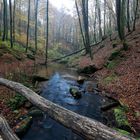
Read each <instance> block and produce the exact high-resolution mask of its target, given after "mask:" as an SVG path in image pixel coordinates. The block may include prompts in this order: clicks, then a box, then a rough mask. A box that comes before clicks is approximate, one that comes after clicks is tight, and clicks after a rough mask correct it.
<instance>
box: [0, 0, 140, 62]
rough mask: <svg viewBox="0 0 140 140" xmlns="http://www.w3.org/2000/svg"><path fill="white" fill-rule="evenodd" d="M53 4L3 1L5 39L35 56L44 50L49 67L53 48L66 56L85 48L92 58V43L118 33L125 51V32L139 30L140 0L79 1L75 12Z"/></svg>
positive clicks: (0, 21) (42, 0) (45, 0)
mask: <svg viewBox="0 0 140 140" xmlns="http://www.w3.org/2000/svg"><path fill="white" fill-rule="evenodd" d="M51 2H52V1H50V3H49V1H48V0H1V1H0V17H1V18H0V37H1V39H2V40H3V41H6V40H7V41H10V44H11V47H12V46H13V44H14V42H15V43H17V42H18V43H21V44H22V45H23V46H24V48H25V51H26V52H27V51H28V50H29V49H30V50H31V52H32V53H33V54H36V53H40V51H37V50H38V49H39V48H42V50H43V53H44V55H45V59H46V64H47V59H48V56H50V51H52V50H53V49H54V50H55V51H56V50H57V51H59V52H60V53H61V54H62V55H64V54H68V53H72V52H73V51H77V50H79V49H81V48H83V47H84V48H85V50H86V53H87V54H89V55H90V57H92V49H91V46H92V44H96V43H98V42H99V41H101V40H103V39H105V38H106V37H107V36H110V39H112V37H113V36H114V35H115V34H114V33H115V32H116V31H118V36H119V38H120V40H121V42H122V43H123V44H124V48H125V47H126V46H125V45H126V41H125V33H126V32H131V31H134V30H136V24H137V21H138V19H139V18H140V7H139V4H140V1H139V0H95V1H92V0H75V7H73V11H71V10H67V9H66V8H64V7H62V8H61V9H57V8H56V7H54V6H53V5H52V3H51ZM47 4H48V5H47ZM48 7H49V8H48ZM48 13H49V14H48ZM8 33H9V34H8ZM112 35H113V36H112ZM48 36H49V39H48ZM48 44H49V46H50V47H48ZM29 46H30V47H29ZM62 46H64V47H62ZM43 47H44V49H43ZM50 48H51V49H50ZM59 48H61V49H59ZM57 51H56V52H57ZM54 56H55V55H54Z"/></svg>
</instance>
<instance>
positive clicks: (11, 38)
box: [9, 0, 13, 48]
mask: <svg viewBox="0 0 140 140" xmlns="http://www.w3.org/2000/svg"><path fill="white" fill-rule="evenodd" d="M9 15H10V45H11V48H13V20H12V3H11V0H9Z"/></svg>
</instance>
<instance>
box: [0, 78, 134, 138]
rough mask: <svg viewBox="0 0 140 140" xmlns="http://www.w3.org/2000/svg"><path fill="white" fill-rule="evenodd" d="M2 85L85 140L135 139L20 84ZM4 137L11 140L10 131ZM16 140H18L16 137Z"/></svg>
mask: <svg viewBox="0 0 140 140" xmlns="http://www.w3.org/2000/svg"><path fill="white" fill-rule="evenodd" d="M0 84H1V85H3V86H6V87H8V88H10V89H12V90H14V91H16V92H18V93H21V94H22V95H23V96H25V97H26V98H27V99H28V100H29V101H30V102H31V103H32V104H34V105H35V106H37V107H38V108H40V109H41V110H43V111H45V112H46V113H47V114H48V115H49V116H50V117H51V118H53V119H54V120H56V121H57V122H59V123H61V124H62V125H64V126H65V127H67V128H69V129H71V130H73V131H74V132H75V133H77V134H79V135H81V136H83V137H84V138H85V139H88V140H134V138H132V137H128V136H123V135H121V134H120V133H118V132H117V131H115V130H113V129H112V128H109V127H107V126H105V125H104V124H102V123H100V122H98V121H96V120H94V119H90V118H88V117H84V116H81V115H79V114H77V113H74V112H72V111H70V110H67V109H65V108H63V107H61V106H59V105H57V104H55V103H52V102H51V101H49V100H46V99H45V98H43V97H41V96H39V95H37V94H36V93H35V92H33V91H32V90H30V89H29V88H27V87H25V86H23V85H22V84H20V83H17V82H13V81H9V80H6V79H3V78H0ZM0 123H1V122H0ZM6 128H7V125H0V129H1V130H6ZM4 135H7V137H8V138H9V140H11V136H10V135H9V131H8V132H7V133H4ZM13 136H14V134H13ZM13 140H14V139H13ZM15 140H17V139H16V137H15Z"/></svg>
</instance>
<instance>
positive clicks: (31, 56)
mask: <svg viewBox="0 0 140 140" xmlns="http://www.w3.org/2000/svg"><path fill="white" fill-rule="evenodd" d="M27 58H29V59H31V60H35V56H34V55H32V54H30V53H28V54H27Z"/></svg>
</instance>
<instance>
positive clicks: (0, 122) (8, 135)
mask: <svg viewBox="0 0 140 140" xmlns="http://www.w3.org/2000/svg"><path fill="white" fill-rule="evenodd" d="M0 131H1V133H2V136H3V137H2V136H1V137H2V138H3V139H4V140H19V138H18V137H17V136H16V135H15V134H14V132H13V131H12V130H11V128H10V127H9V125H8V123H7V121H6V119H5V118H4V117H3V116H1V115H0Z"/></svg>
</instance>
